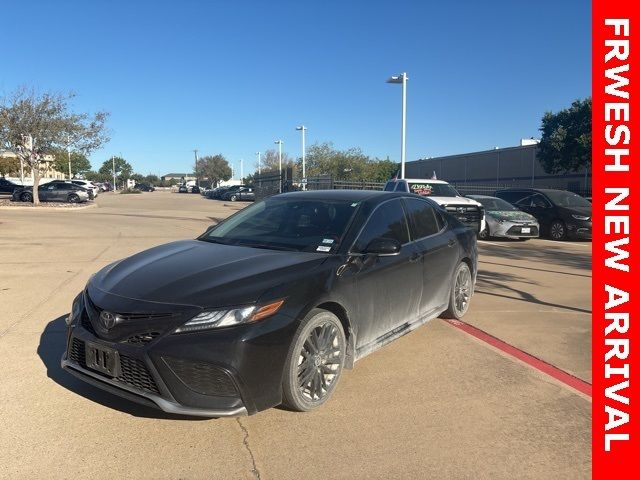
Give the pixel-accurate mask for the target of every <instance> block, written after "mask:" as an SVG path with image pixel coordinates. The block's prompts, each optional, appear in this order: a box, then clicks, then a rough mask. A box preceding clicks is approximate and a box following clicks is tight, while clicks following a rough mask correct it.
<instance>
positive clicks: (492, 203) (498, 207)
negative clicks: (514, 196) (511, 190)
mask: <svg viewBox="0 0 640 480" xmlns="http://www.w3.org/2000/svg"><path fill="white" fill-rule="evenodd" d="M471 198H473V199H474V200H476V201H478V202H480V203H481V204H482V206H483V207H484V209H485V210H486V211H487V212H505V211H509V210H518V209H517V208H516V207H514V206H513V205H511V204H510V203H509V202H505V201H504V200H502V199H501V198H495V197H471Z"/></svg>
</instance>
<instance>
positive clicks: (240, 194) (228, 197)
mask: <svg viewBox="0 0 640 480" xmlns="http://www.w3.org/2000/svg"><path fill="white" fill-rule="evenodd" d="M203 194H204V196H206V197H207V198H209V199H212V200H224V201H228V202H237V201H248V202H253V201H254V200H255V199H256V193H255V188H254V187H253V185H231V186H228V187H218V188H214V189H211V190H208V191H206V192H204V193H203Z"/></svg>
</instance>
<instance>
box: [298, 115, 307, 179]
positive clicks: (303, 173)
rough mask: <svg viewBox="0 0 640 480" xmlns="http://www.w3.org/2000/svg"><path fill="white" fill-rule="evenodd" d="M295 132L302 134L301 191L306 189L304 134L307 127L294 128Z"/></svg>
mask: <svg viewBox="0 0 640 480" xmlns="http://www.w3.org/2000/svg"><path fill="white" fill-rule="evenodd" d="M296 130H298V131H299V132H302V189H303V190H306V189H307V161H306V150H307V149H306V148H305V146H304V134H305V132H306V131H307V127H305V126H304V125H300V126H299V127H296Z"/></svg>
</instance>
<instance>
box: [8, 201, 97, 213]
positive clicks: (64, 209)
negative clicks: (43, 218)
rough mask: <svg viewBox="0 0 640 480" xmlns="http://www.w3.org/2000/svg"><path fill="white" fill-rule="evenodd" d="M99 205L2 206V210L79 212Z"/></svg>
mask: <svg viewBox="0 0 640 480" xmlns="http://www.w3.org/2000/svg"><path fill="white" fill-rule="evenodd" d="M97 207H98V204H97V203H92V204H89V205H82V206H81V207H23V206H15V207H7V206H0V210H32V211H34V212H43V211H54V212H75V211H77V210H86V209H87V208H97Z"/></svg>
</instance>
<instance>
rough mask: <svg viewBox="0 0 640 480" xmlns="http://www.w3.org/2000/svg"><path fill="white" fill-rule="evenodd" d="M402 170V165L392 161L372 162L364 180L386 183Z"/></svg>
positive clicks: (367, 165)
mask: <svg viewBox="0 0 640 480" xmlns="http://www.w3.org/2000/svg"><path fill="white" fill-rule="evenodd" d="M399 169H400V164H399V163H396V162H394V161H392V160H378V159H375V160H371V161H369V162H367V164H366V165H365V169H364V178H365V179H366V180H369V181H371V182H385V181H387V180H389V179H390V178H391V177H393V175H394V174H395V173H396V172H397V171H398V170H399Z"/></svg>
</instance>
